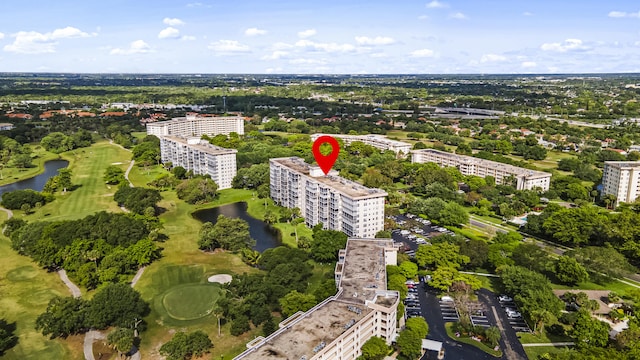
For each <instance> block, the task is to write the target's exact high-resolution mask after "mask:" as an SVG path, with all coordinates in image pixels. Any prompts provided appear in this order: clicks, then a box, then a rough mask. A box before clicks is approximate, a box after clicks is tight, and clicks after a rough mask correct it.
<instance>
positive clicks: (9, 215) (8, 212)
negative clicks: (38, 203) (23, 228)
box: [0, 206, 13, 235]
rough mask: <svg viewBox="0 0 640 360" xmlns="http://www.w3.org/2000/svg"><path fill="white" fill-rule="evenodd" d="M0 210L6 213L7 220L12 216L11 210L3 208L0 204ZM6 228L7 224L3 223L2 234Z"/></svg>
mask: <svg viewBox="0 0 640 360" xmlns="http://www.w3.org/2000/svg"><path fill="white" fill-rule="evenodd" d="M0 210H1V211H4V212H6V213H7V220H9V219H11V218H12V217H13V211H11V210H9V209H5V208H3V207H2V206H0ZM6 229H7V226H6V225H5V227H3V228H2V235H4V231H5V230H6Z"/></svg>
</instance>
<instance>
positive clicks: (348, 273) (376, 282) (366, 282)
mask: <svg viewBox="0 0 640 360" xmlns="http://www.w3.org/2000/svg"><path fill="white" fill-rule="evenodd" d="M374 242H375V244H373V243H374ZM385 248H393V241H391V240H387V239H381V240H371V239H366V240H365V239H349V241H348V242H347V249H346V250H347V251H346V255H345V258H344V265H343V271H342V276H341V278H340V287H341V288H342V293H341V294H340V297H339V298H340V299H341V300H343V301H347V302H352V303H356V304H364V303H365V302H366V301H373V300H374V299H375V294H376V291H380V290H385V289H386V288H387V279H386V263H385V254H384V253H385Z"/></svg>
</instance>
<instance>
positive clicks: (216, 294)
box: [162, 283, 221, 320]
mask: <svg viewBox="0 0 640 360" xmlns="http://www.w3.org/2000/svg"><path fill="white" fill-rule="evenodd" d="M220 293H221V290H220V284H198V283H195V284H182V285H179V286H176V287H173V288H172V289H171V290H169V291H168V292H167V293H166V294H164V296H163V297H162V306H163V307H164V310H165V311H166V313H167V314H168V315H169V316H170V317H172V318H173V319H176V320H197V319H201V318H203V317H205V316H207V315H210V314H211V312H212V311H213V308H214V306H215V304H216V302H217V301H218V299H219V298H220Z"/></svg>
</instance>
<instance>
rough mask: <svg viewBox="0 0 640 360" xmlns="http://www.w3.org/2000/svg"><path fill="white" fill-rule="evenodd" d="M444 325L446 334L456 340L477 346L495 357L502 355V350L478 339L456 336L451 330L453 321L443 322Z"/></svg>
mask: <svg viewBox="0 0 640 360" xmlns="http://www.w3.org/2000/svg"><path fill="white" fill-rule="evenodd" d="M444 327H445V329H446V331H447V335H449V337H450V338H451V339H453V340H455V341H457V342H461V343H464V344H468V345H471V346H474V347H477V348H478V349H480V350H482V351H484V352H486V353H487V354H489V355H491V356H495V357H496V358H499V357H502V351H500V350H498V351H495V350H493V349H492V348H490V347H488V346H487V345H485V344H483V343H481V342H479V341H475V340H473V339H471V338H470V337H462V336H461V337H456V334H455V332H454V331H453V323H450V322H448V323H446V324H444Z"/></svg>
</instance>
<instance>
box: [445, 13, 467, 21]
mask: <svg viewBox="0 0 640 360" xmlns="http://www.w3.org/2000/svg"><path fill="white" fill-rule="evenodd" d="M449 17H450V18H452V19H458V20H466V19H467V15H465V14H463V13H461V12H457V13H454V14H451V15H449Z"/></svg>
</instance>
